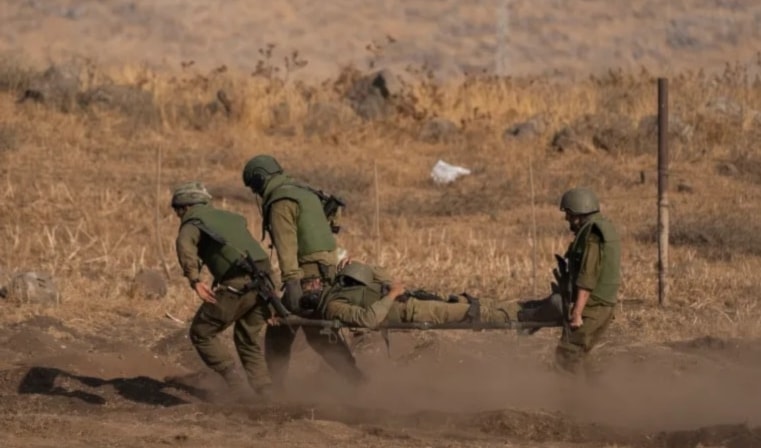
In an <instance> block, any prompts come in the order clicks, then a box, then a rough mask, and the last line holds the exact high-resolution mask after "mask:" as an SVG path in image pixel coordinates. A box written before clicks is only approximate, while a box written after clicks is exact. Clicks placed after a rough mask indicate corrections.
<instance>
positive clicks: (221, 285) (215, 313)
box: [173, 183, 271, 393]
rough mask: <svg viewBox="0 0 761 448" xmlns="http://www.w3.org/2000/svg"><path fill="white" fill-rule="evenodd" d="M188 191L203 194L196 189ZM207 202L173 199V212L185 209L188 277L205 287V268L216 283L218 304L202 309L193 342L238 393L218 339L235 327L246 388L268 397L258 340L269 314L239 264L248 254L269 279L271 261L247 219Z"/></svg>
mask: <svg viewBox="0 0 761 448" xmlns="http://www.w3.org/2000/svg"><path fill="white" fill-rule="evenodd" d="M189 185H191V186H193V187H195V188H203V187H202V185H200V184H197V183H193V184H189ZM187 191H188V188H187V186H183V187H180V188H178V190H177V192H176V193H175V198H176V197H177V196H178V195H179V197H180V198H182V196H181V195H182V194H183V192H187ZM202 191H205V190H202ZM210 198H211V197H210V196H209V197H208V199H210ZM208 199H206V200H204V201H201V202H195V203H191V204H182V202H183V201H179V202H180V204H177V203H176V202H177V201H176V200H174V199H173V206H174V207H175V209H180V208H182V207H183V206H184V207H185V208H184V209H183V210H184V211H183V212H182V214H181V220H182V221H181V224H180V229H179V233H178V236H177V240H176V249H177V257H178V260H179V264H180V266H181V268H182V272H183V274H184V276H185V277H186V278H187V279H188V281H189V282H190V285H191V287H193V288H195V286H196V284H197V283H198V282H200V281H201V279H200V271H201V267H202V266H204V265H205V266H207V268H208V269H209V271H210V272H211V274H212V276H213V277H214V285H213V286H214V296H215V299H216V303H210V302H204V303H203V304H202V305H201V306H200V307H199V308H198V311H197V312H196V314H195V316H194V318H193V321H192V323H191V325H190V340H191V342H192V344H193V346H194V347H195V349H196V351H197V352H198V354H199V355H200V357H201V359H202V360H203V361H204V363H205V364H206V365H207V366H209V367H210V368H211V369H212V370H214V371H216V372H217V373H219V374H220V375H222V376H223V378H224V379H225V380H226V381H227V382H228V384H230V385H231V386H236V387H237V386H239V384H238V383H239V378H238V377H237V374H236V371H235V370H236V369H235V361H234V360H233V358H232V357H230V355H229V353H228V352H227V350H226V349H225V347H224V346H223V344H222V342H221V341H220V340H219V338H217V335H219V333H221V332H223V331H224V330H225V329H227V328H228V327H229V326H230V325H234V333H233V340H234V342H235V348H236V351H237V353H238V356H239V358H240V361H241V364H242V365H243V369H244V371H245V373H246V376H247V379H248V383H249V385H250V386H251V387H252V388H253V389H254V390H255V391H258V392H261V393H266V391H267V389H268V387H269V385H270V383H271V381H270V378H269V374H268V372H267V369H266V365H265V360H264V356H263V353H262V349H261V346H260V344H259V342H258V337H259V334H260V333H261V331H262V329H263V327H265V326H266V320H267V319H268V318H269V317H270V312H269V307H268V306H267V304H266V303H265V302H264V301H263V300H262V298H261V297H260V292H259V289H258V288H256V287H253V285H252V283H251V282H252V277H251V276H250V274H249V273H247V272H246V270H245V268H243V267H242V265H241V264H240V261H241V258H243V254H244V253H248V254H249V255H250V256H251V259H252V260H253V261H254V262H255V264H256V267H257V269H259V270H261V271H263V272H265V273H267V274H269V273H271V266H270V263H269V258H268V257H267V254H266V252H264V250H263V249H262V248H261V246H260V245H259V243H257V242H256V240H255V239H254V238H253V237H252V236H251V234H250V233H249V232H248V229H247V226H246V220H245V218H244V217H243V216H240V215H237V214H234V213H230V212H227V211H223V210H218V209H215V208H213V207H212V206H211V205H208V204H207V202H208ZM185 202H187V201H185ZM190 202H193V201H190ZM247 289H248V290H247Z"/></svg>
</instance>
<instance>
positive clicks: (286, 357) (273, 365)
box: [264, 325, 296, 389]
mask: <svg viewBox="0 0 761 448" xmlns="http://www.w3.org/2000/svg"><path fill="white" fill-rule="evenodd" d="M295 338H296V332H295V331H293V330H291V328H290V327H288V326H287V325H278V326H268V327H267V330H265V332H264V359H265V361H266V362H267V369H268V370H269V373H270V378H271V380H272V383H273V385H274V386H275V388H276V389H282V388H283V385H284V382H285V376H286V374H287V373H288V364H289V363H290V360H291V346H292V345H293V340H294V339H295Z"/></svg>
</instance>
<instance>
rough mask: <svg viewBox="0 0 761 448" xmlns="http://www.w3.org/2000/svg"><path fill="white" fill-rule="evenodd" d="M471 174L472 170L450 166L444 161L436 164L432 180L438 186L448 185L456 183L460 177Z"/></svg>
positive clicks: (432, 171) (432, 172)
mask: <svg viewBox="0 0 761 448" xmlns="http://www.w3.org/2000/svg"><path fill="white" fill-rule="evenodd" d="M468 174H470V170H469V169H467V168H463V167H461V166H455V165H450V164H448V163H447V162H445V161H443V160H439V161H438V162H436V165H434V166H433V169H432V170H431V179H433V181H434V182H436V183H437V184H439V185H441V184H448V183H451V182H454V180H455V179H457V178H458V177H460V176H465V175H468Z"/></svg>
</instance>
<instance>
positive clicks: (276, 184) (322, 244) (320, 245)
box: [262, 174, 336, 257]
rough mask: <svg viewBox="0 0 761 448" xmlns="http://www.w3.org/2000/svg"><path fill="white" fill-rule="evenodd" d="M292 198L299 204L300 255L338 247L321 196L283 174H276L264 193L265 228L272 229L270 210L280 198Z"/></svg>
mask: <svg viewBox="0 0 761 448" xmlns="http://www.w3.org/2000/svg"><path fill="white" fill-rule="evenodd" d="M284 199H289V200H292V201H296V202H297V203H298V204H299V217H298V222H297V223H296V235H297V242H298V256H300V257H302V256H306V255H310V254H313V253H316V252H330V251H333V250H335V249H336V240H335V238H334V237H333V232H332V231H331V229H330V223H329V222H328V220H327V218H326V217H325V212H323V210H322V203H321V202H320V199H319V198H318V197H317V195H315V194H314V193H312V192H311V191H309V190H308V189H306V188H303V187H301V186H299V185H298V184H297V183H295V182H294V181H293V180H292V179H290V178H289V177H287V176H286V175H284V174H279V175H275V176H273V177H272V178H271V179H270V180H269V181H268V182H267V187H266V189H265V192H264V205H263V206H262V210H263V215H264V219H263V220H262V231H263V232H264V231H265V230H266V231H270V210H271V208H272V204H274V203H275V202H277V201H281V200H284Z"/></svg>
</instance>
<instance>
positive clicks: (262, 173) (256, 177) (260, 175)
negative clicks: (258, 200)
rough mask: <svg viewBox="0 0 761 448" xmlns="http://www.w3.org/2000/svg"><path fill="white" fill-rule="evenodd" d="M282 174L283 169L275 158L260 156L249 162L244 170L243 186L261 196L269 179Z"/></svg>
mask: <svg viewBox="0 0 761 448" xmlns="http://www.w3.org/2000/svg"><path fill="white" fill-rule="evenodd" d="M282 172H283V168H282V167H281V166H280V164H279V163H277V160H275V158H274V157H272V156H270V155H266V154H262V155H258V156H256V157H254V158H253V159H251V160H249V161H248V163H246V166H245V167H244V168H243V184H244V185H245V186H247V187H248V188H250V189H251V190H253V192H254V193H256V194H259V195H261V194H262V193H264V186H265V185H266V184H267V181H268V180H269V178H270V177H272V176H274V175H275V174H281V173H282Z"/></svg>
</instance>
